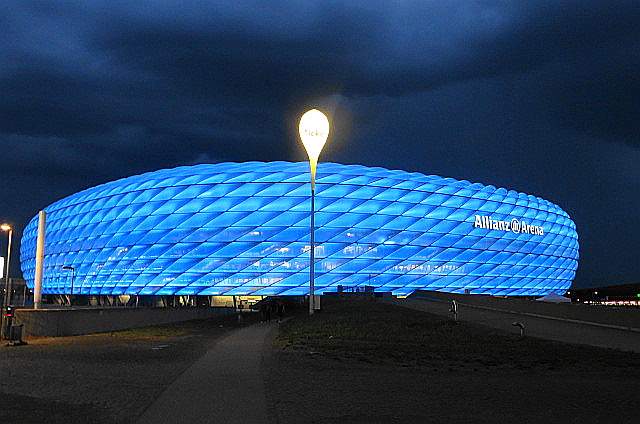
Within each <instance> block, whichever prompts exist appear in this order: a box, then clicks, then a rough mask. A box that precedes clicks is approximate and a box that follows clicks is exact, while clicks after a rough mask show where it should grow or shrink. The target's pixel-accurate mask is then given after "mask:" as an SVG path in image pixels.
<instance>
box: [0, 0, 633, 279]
mask: <svg viewBox="0 0 640 424" xmlns="http://www.w3.org/2000/svg"><path fill="white" fill-rule="evenodd" d="M639 23H640V2H639V1H638V0H628V1H616V0H606V1H591V0H577V1H563V0H548V1H538V0H505V1H500V0H495V1H492V0H485V1H465V0H456V1H451V0H432V1H427V0H419V1H402V0H398V1H388V0H387V1H375V0H366V1H358V0H349V1H347V0H343V1H331V0H323V1H312V0H299V1H286V0H279V1H270V0H265V1H242V2H233V1H231V2H230V1H224V2H219V1H209V2H202V1H184V0H183V1H143V0H139V1H135V2H131V1H119V0H110V1H66V0H51V1H47V0H37V1H36V0H3V1H2V3H1V5H0V145H1V147H2V153H3V154H2V156H1V158H0V161H1V163H0V175H1V178H2V179H1V181H2V184H1V186H0V199H2V201H1V203H0V219H3V220H6V221H9V222H11V223H13V224H14V225H15V227H16V233H15V235H16V237H15V238H16V239H18V240H19V237H20V232H21V230H22V229H23V228H24V227H25V226H26V224H27V222H28V220H29V219H31V217H33V216H34V215H35V214H37V212H38V210H40V209H42V208H44V207H45V206H47V205H48V204H50V203H52V202H54V201H56V200H58V199H60V198H62V197H65V196H68V195H70V194H72V193H75V192H77V191H79V190H81V189H84V188H87V187H90V186H94V185H97V184H101V183H104V182H107V181H110V180H114V179H118V178H121V177H126V176H130V175H134V174H138V173H142V172H146V171H152V170H156V169H160V168H169V167H175V166H179V165H189V164H196V163H217V162H226V161H236V162H239V161H249V160H264V161H271V160H290V161H301V160H306V154H305V152H304V149H303V147H302V145H301V143H300V142H299V140H298V138H297V133H296V131H297V128H296V125H297V119H298V118H299V116H300V115H301V114H302V113H303V112H304V111H305V110H306V109H307V108H309V107H318V108H321V109H323V110H325V111H326V112H328V113H329V114H330V115H331V118H332V122H333V127H332V135H331V136H330V139H329V141H328V142H327V146H326V147H325V150H324V152H323V154H322V156H321V158H320V159H321V161H332V162H340V163H357V164H362V165H368V166H382V167H386V168H390V169H403V170H406V171H418V172H422V173H425V174H436V175H441V176H449V177H454V178H457V179H466V180H470V181H474V182H481V183H484V184H492V185H495V186H498V187H505V188H508V189H514V190H517V191H521V192H525V193H529V194H534V195H537V196H540V197H542V198H545V199H547V200H550V201H552V202H554V203H556V204H558V205H559V206H560V207H562V208H563V209H564V210H565V211H567V212H568V213H569V215H570V216H571V217H572V219H573V220H574V221H575V223H576V226H577V230H578V234H579V237H580V239H579V241H580V262H579V268H578V274H577V276H576V281H575V285H576V286H577V287H581V286H597V285H602V284H620V283H630V282H640V260H639V259H638V252H639V248H638V247H639V246H638V245H639V242H638V241H639V240H640V226H639V225H638V224H637V223H638V219H639V218H640V201H639V197H640V167H639V165H640V137H639V136H640V120H639V119H638V116H639V112H640V100H639V99H640V71H639V69H640V24H639ZM319 166H320V167H321V166H322V164H320V165H319ZM5 240H6V236H4V235H1V236H0V245H1V246H2V247H1V248H0V254H2V255H4V252H5V250H6V241H5ZM16 241H17V240H16ZM14 248H16V251H15V253H16V254H15V255H12V257H13V259H12V261H13V262H14V265H15V268H14V267H12V269H14V271H13V272H16V273H17V272H19V268H18V265H19V264H18V262H19V261H18V255H17V247H16V246H15V245H14Z"/></svg>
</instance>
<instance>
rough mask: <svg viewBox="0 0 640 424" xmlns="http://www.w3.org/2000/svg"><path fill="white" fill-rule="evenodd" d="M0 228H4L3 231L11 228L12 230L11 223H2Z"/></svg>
mask: <svg viewBox="0 0 640 424" xmlns="http://www.w3.org/2000/svg"><path fill="white" fill-rule="evenodd" d="M0 230H2V231H9V230H11V225H9V224H2V225H0Z"/></svg>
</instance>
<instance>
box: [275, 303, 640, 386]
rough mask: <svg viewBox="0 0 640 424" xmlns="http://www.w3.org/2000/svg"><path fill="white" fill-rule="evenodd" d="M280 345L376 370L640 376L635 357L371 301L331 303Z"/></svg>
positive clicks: (291, 326)
mask: <svg viewBox="0 0 640 424" xmlns="http://www.w3.org/2000/svg"><path fill="white" fill-rule="evenodd" d="M276 344H277V345H278V346H280V347H281V348H282V349H283V350H284V351H285V352H294V353H301V352H305V353H312V354H315V355H321V356H324V357H327V358H330V359H332V360H338V361H361V362H367V363H374V364H394V365H400V366H417V367H434V368H443V367H444V368H451V367H453V368H454V369H469V368H471V369H479V368H483V369H484V368H487V367H488V368H490V369H497V368H507V369H524V370H532V369H544V370H552V371H553V370H561V369H567V368H575V369H580V370H590V371H600V370H603V371H606V372H610V371H612V370H616V369H618V370H624V371H625V372H634V373H637V374H640V372H639V371H640V369H639V366H638V363H639V361H638V359H640V356H639V355H637V354H635V353H630V352H621V351H617V350H612V349H601V348H596V347H589V346H577V345H570V344H564V343H557V342H552V341H546V340H540V339H535V338H530V337H526V338H521V337H519V336H516V335H511V334H506V333H502V332H498V331H494V330H490V329H485V328H478V327H474V326H469V325H465V324H461V323H457V322H454V321H452V320H448V319H444V318H441V317H438V316H435V315H431V314H427V313H424V312H420V311H414V310H410V309H405V308H401V307H398V306H394V305H389V304H385V303H381V302H376V301H374V300H371V299H344V298H342V299H341V298H328V299H326V300H325V302H324V304H323V311H322V313H319V314H315V315H313V316H311V317H308V316H298V317H296V318H295V319H293V320H290V321H288V322H286V323H284V324H283V325H281V327H280V332H279V334H278V337H277V339H276Z"/></svg>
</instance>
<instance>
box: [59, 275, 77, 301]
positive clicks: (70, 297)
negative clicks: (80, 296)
mask: <svg viewBox="0 0 640 424" xmlns="http://www.w3.org/2000/svg"><path fill="white" fill-rule="evenodd" d="M62 269H64V270H66V271H71V295H69V306H71V305H72V304H73V280H75V279H76V269H75V268H74V267H72V266H63V267H62Z"/></svg>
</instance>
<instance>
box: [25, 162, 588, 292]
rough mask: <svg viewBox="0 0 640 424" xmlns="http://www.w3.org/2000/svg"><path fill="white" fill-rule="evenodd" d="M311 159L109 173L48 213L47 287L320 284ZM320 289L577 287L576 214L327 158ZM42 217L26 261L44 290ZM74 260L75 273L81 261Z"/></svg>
mask: <svg viewBox="0 0 640 424" xmlns="http://www.w3.org/2000/svg"><path fill="white" fill-rule="evenodd" d="M309 179H310V177H309V164H308V163H307V162H300V163H290V162H266V163H265V162H245V163H220V164H202V165H195V166H183V167H178V168H174V169H163V170H159V171H155V172H149V173H145V174H141V175H136V176H132V177H128V178H123V179H120V180H117V181H112V182H108V183H105V184H102V185H99V186H96V187H93V188H89V189H87V190H84V191H82V192H79V193H76V194H73V195H71V196H68V197H66V198H64V199H61V200H59V201H57V202H55V203H53V204H51V205H49V206H48V207H46V208H45V209H44V210H45V211H46V212H47V227H46V244H45V253H44V255H45V256H44V272H43V281H42V292H43V294H49V295H56V294H68V293H70V292H71V285H74V288H73V293H74V294H76V295H89V296H91V295H93V296H96V295H108V296H126V295H129V296H131V295H137V296H145V295H146V296H272V295H296V296H299V295H306V294H308V293H309V263H310V259H309V254H310V252H309V250H310V229H309V227H310V183H309ZM315 199H316V203H315V205H316V206H315V210H316V214H315V228H316V230H315V240H316V249H315V253H316V265H315V293H316V294H322V293H329V292H337V291H343V290H353V289H355V290H359V289H365V288H366V289H367V290H370V291H375V292H386V293H389V292H390V293H392V294H394V295H399V296H404V295H408V294H410V293H412V292H413V291H415V290H431V291H442V292H451V293H471V294H490V295H506V296H540V295H545V294H549V293H551V292H556V293H564V292H565V291H566V290H567V289H568V288H569V287H570V285H571V282H572V280H573V278H574V276H575V272H576V269H577V265H578V236H577V233H576V230H575V225H574V223H573V221H572V220H571V219H570V217H569V216H568V214H567V213H566V212H565V211H563V210H562V209H561V208H560V207H558V206H556V205H554V204H553V203H551V202H549V201H547V200H544V199H541V198H539V197H536V196H532V195H528V194H523V193H519V192H516V191H513V190H506V189H504V188H496V187H494V186H491V185H483V184H480V183H471V182H468V181H459V180H455V179H452V178H443V177H439V176H434V175H424V174H420V173H410V172H405V171H399V170H388V169H383V168H373V167H365V166H360V165H342V164H336V163H321V164H319V166H318V174H317V177H316V196H315ZM37 224H38V217H37V216H36V217H34V219H32V220H31V222H30V223H29V224H28V226H27V227H26V228H25V231H24V233H23V237H22V245H21V265H22V271H23V275H24V277H25V279H26V280H27V283H28V285H29V286H30V287H33V281H34V273H35V251H36V237H37ZM71 268H72V269H73V270H74V274H75V275H74V276H73V278H75V284H74V281H73V278H70V275H69V271H68V270H69V269H71Z"/></svg>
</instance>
